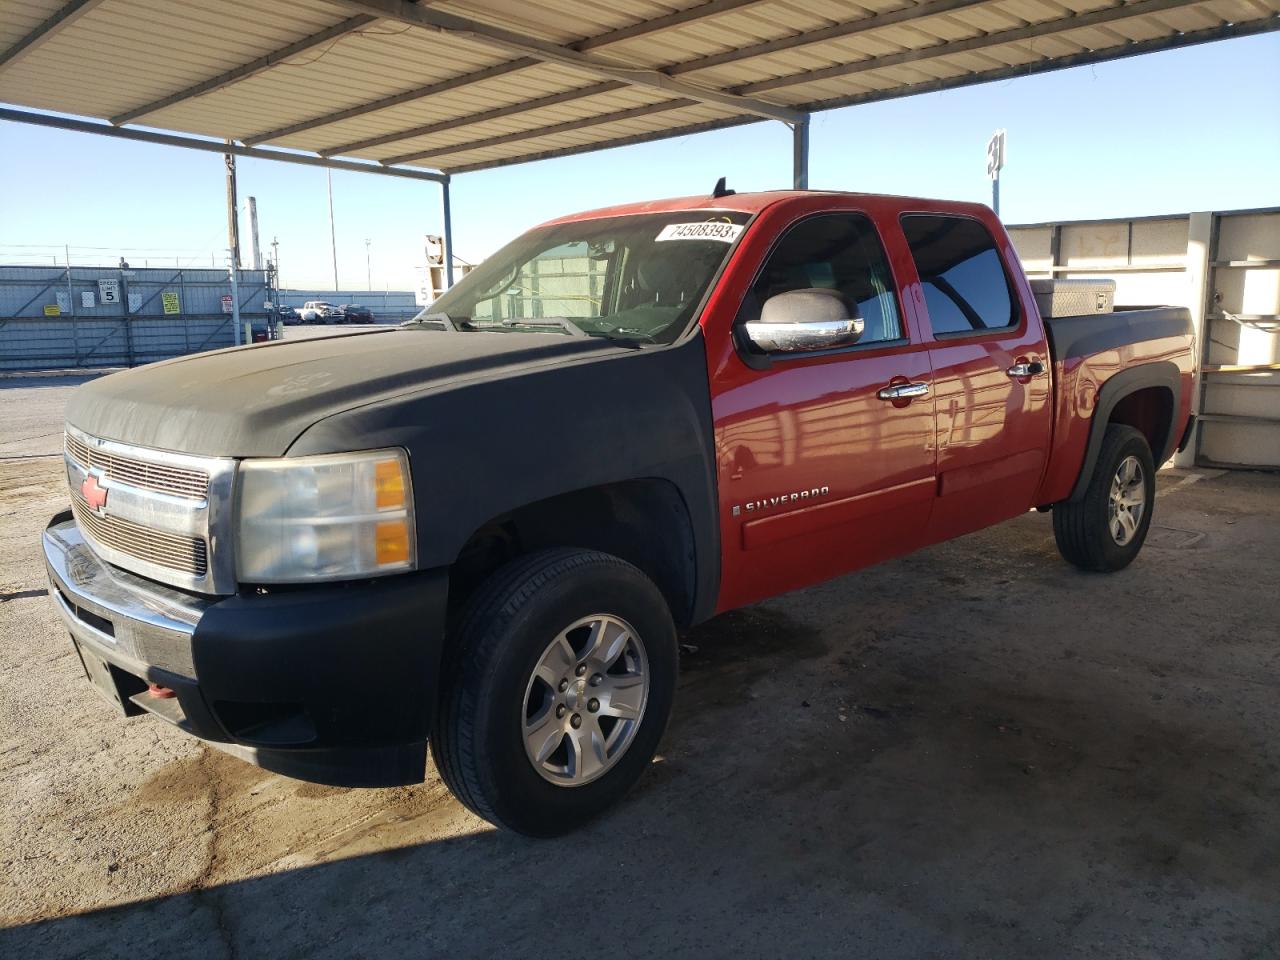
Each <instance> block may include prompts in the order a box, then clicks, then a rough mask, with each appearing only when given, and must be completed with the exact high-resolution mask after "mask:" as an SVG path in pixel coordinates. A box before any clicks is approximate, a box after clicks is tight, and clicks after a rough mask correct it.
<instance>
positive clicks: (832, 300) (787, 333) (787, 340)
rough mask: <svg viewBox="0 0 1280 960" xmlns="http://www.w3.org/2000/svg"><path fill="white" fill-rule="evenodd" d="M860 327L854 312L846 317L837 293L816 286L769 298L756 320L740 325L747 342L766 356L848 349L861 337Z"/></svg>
mask: <svg viewBox="0 0 1280 960" xmlns="http://www.w3.org/2000/svg"><path fill="white" fill-rule="evenodd" d="M864 326H865V325H864V323H863V320H862V318H861V317H860V316H858V315H857V312H856V311H854V314H853V315H852V316H850V313H849V308H848V307H847V306H845V303H844V300H843V299H842V298H841V297H840V294H839V293H837V292H836V291H834V290H827V289H823V288H818V287H815V288H812V289H808V290H790V291H788V292H786V293H780V294H778V295H777V296H774V297H770V298H769V299H768V300H766V301H765V303H764V306H763V308H761V310H760V319H759V320H753V321H751V322H749V323H746V324H744V325H743V327H744V329H745V332H746V335H747V337H748V338H749V339H750V340H751V342H752V343H753V344H754V345H755V346H756V347H758V348H759V349H761V350H764V351H766V352H768V353H775V352H782V353H797V352H803V351H808V350H829V349H832V348H833V347H844V346H849V345H850V344H853V343H856V342H857V341H858V338H859V337H860V336H862V331H863V327H864Z"/></svg>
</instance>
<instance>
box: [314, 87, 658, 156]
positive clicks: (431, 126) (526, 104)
mask: <svg viewBox="0 0 1280 960" xmlns="http://www.w3.org/2000/svg"><path fill="white" fill-rule="evenodd" d="M626 86H627V85H626V84H625V83H623V82H622V81H621V80H605V81H604V82H602V83H596V84H592V85H591V86H589V87H577V88H575V89H573V90H564V91H561V92H560V93H552V94H548V95H547V96H545V97H538V98H536V99H534V100H522V101H521V102H519V103H512V104H508V105H507V106H505V107H495V108H494V109H492V110H485V111H484V112H483V113H471V114H467V115H466V116H463V117H454V118H452V119H450V120H441V121H440V122H438V123H425V124H423V125H422V126H420V127H412V128H411V129H409V130H397V131H396V132H395V133H387V134H383V135H382V136H380V137H369V138H368V139H367V140H356V141H355V142H353V143H344V144H342V145H341V146H337V147H329V148H326V149H324V150H321V151H320V156H322V157H333V156H338V155H339V154H343V153H354V152H355V151H357V150H368V149H369V148H370V147H381V146H383V145H384V144H388V143H397V142H399V141H401V140H412V139H413V138H414V137H425V136H427V135H428V134H432V133H442V132H444V131H445V130H453V129H456V128H457V127H466V126H470V125H471V124H473V123H484V122H485V121H487V120H499V119H501V118H502V117H510V116H514V115H515V114H518V113H524V112H526V111H528V110H538V109H541V108H542V107H551V106H555V105H556V104H558V103H565V102H566V101H569V100H583V99H585V98H587V97H594V96H596V95H598V94H601V93H610V92H612V91H614V90H620V89H623V88H625V87H626ZM664 106H665V102H664Z"/></svg>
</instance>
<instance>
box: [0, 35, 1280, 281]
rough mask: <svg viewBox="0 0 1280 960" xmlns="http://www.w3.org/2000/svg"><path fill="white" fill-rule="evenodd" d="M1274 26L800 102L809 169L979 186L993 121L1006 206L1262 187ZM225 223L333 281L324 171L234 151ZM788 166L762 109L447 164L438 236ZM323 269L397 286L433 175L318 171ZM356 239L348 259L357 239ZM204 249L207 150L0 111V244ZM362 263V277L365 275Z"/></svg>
mask: <svg viewBox="0 0 1280 960" xmlns="http://www.w3.org/2000/svg"><path fill="white" fill-rule="evenodd" d="M1277 91H1280V33H1271V34H1264V35H1262V36H1259V37H1248V38H1241V39H1236V40H1226V41H1220V42H1218V43H1210V44H1204V45H1201V46H1197V47H1191V48H1187V49H1184V50H1176V51H1170V52H1166V53H1159V54H1149V55H1146V56H1141V57H1133V58H1130V59H1126V60H1118V61H1114V62H1111V63H1105V64H1099V65H1096V66H1091V67H1078V68H1074V69H1070V70H1061V71H1056V72H1053V73H1048V74H1042V75H1039V76H1035V77H1025V78H1020V79H1014V80H1006V81H1001V82H998V83H990V84H983V85H981V86H975V87H968V88H963V89H960V90H952V91H947V92H942V93H932V94H924V95H921V96H915V97H909V98H904V99H899V100H890V101H886V102H883V103H878V104H867V105H862V106H857V107H849V108H846V109H842V110H835V111H829V112H824V113H818V114H815V115H814V118H813V122H812V128H811V140H810V177H809V182H810V185H811V186H812V187H814V188H831V189H840V190H859V191H866V192H872V193H898V194H913V195H918V196H928V197H939V198H947V199H956V200H978V201H982V202H987V203H989V202H990V197H991V186H990V182H989V181H988V180H987V178H986V144H987V141H988V139H990V137H991V134H992V132H993V131H994V130H995V129H996V128H998V127H1003V128H1004V129H1005V130H1007V131H1008V142H1007V164H1006V167H1005V169H1004V172H1003V174H1002V176H1001V211H1000V212H1001V216H1002V219H1003V220H1004V221H1005V222H1006V223H1029V222H1039V221H1048V220H1074V219H1086V218H1102V217H1129V216H1147V215H1152V214H1163V213H1184V212H1187V211H1189V210H1231V209H1240V208H1247V207H1264V206H1280V109H1277V108H1276V101H1275V96H1276V92H1277ZM238 175H239V191H240V201H241V207H242V214H243V216H242V219H241V224H242V225H241V237H242V243H243V247H244V250H245V254H244V256H245V258H246V259H248V250H249V240H248V237H249V228H248V216H247V213H244V210H243V208H244V207H245V205H246V202H247V198H248V197H249V196H256V197H257V203H258V218H259V223H260V230H261V236H262V239H263V243H264V245H266V244H269V243H270V241H271V240H272V239H273V238H278V240H279V258H280V269H281V280H282V283H283V285H284V286H287V287H291V288H312V289H332V287H333V267H332V257H331V252H330V236H329V220H328V199H327V193H326V183H325V171H323V170H319V169H316V170H312V169H309V168H306V167H298V166H295V165H291V164H283V163H272V162H268V161H261V160H250V159H244V158H241V159H240V161H239V168H238ZM721 176H727V177H728V180H729V185H730V186H731V187H734V188H735V189H737V190H739V191H746V190H763V189H773V188H779V187H786V186H789V184H790V181H791V140H790V131H789V130H788V128H786V127H785V126H783V125H782V124H781V123H777V122H764V123H760V124H752V125H749V126H744V127H738V128H735V129H731V130H723V131H716V132H712V133H704V134H697V135H694V136H686V137H680V138H676V139H671V140H665V141H659V142H656V143H649V144H643V145H639V146H633V147H624V148H620V149H615V150H609V151H603V152H598V153H595V154H586V155H582V156H577V157H566V158H560V159H556V160H547V161H541V162H538V163H531V164H523V165H520V166H515V167H508V168H504V169H499V170H491V171H482V172H478V173H469V174H463V175H461V176H459V177H457V178H455V179H454V181H453V185H452V188H451V193H452V201H453V221H454V237H455V250H456V253H457V255H458V256H460V257H461V258H463V259H465V260H469V261H472V262H475V261H478V260H481V259H483V258H484V257H485V256H487V255H488V254H490V253H491V252H493V251H494V250H495V249H497V248H498V247H499V246H501V245H502V244H503V243H504V242H506V241H507V240H509V239H511V238H512V237H514V236H516V235H518V234H519V233H521V232H523V231H524V230H526V229H527V228H529V227H531V226H534V225H536V224H538V223H540V222H542V221H544V220H548V219H550V218H552V217H555V216H559V215H562V214H565V213H570V212H572V211H574V210H586V209H591V208H594V207H600V206H607V205H611V204H615V203H624V202H628V201H632V200H646V199H653V198H657V197H670V196H685V195H690V194H703V193H709V192H710V191H711V188H712V186H713V185H714V183H715V181H716V179H717V178H718V177H721ZM333 191H334V219H335V223H336V233H337V259H338V277H339V284H340V286H341V288H343V289H347V290H362V289H373V290H383V289H391V290H408V289H412V287H413V282H414V267H415V266H418V265H420V264H421V263H422V262H423V259H422V258H423V240H422V238H423V236H424V234H429V233H438V232H440V229H441V213H440V191H439V188H438V187H436V186H435V185H434V184H430V183H421V182H416V181H405V180H398V179H392V178H388V177H377V176H369V175H364V174H358V173H348V172H345V171H334V172H333ZM366 238H368V239H369V240H370V244H369V245H368V252H369V256H368V260H367V261H366V244H365V239H366ZM64 245H70V247H71V257H72V262H73V263H77V264H88V263H105V264H112V265H114V264H115V263H116V261H117V260H118V259H119V257H120V256H122V255H123V256H124V257H126V259H128V260H129V261H130V263H131V264H132V265H134V266H142V265H144V263H146V264H150V265H152V266H156V265H169V264H174V263H178V262H181V263H184V264H190V265H192V266H198V265H206V266H207V265H209V264H210V263H211V260H216V261H217V262H218V263H224V262H225V257H226V251H225V247H226V246H227V241H226V193H225V183H224V178H223V162H222V157H221V156H219V155H217V154H212V153H202V152H199V151H192V150H181V149H177V148H172V147H161V146H155V145H150V144H140V143H130V142H128V141H122V140H113V139H109V138H106V137H95V136H89V135H85V134H77V133H71V132H66V131H57V130H48V129H43V128H39V127H32V126H28V125H24V124H13V123H0V263H41V262H43V263H52V262H54V261H55V260H56V261H57V262H58V263H61V262H63V256H64V251H63V247H64ZM367 283H371V287H366V284H367Z"/></svg>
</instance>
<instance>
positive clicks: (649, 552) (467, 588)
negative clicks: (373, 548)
mask: <svg viewBox="0 0 1280 960" xmlns="http://www.w3.org/2000/svg"><path fill="white" fill-rule="evenodd" d="M548 547H578V548H581V549H585V550H599V551H601V552H603V553H609V554H612V555H613V556H615V557H619V558H621V559H623V560H626V561H627V562H628V563H631V564H633V565H634V566H636V567H638V568H639V569H640V570H641V571H642V572H643V573H644V574H645V575H646V576H647V577H649V579H650V580H652V581H653V582H654V583H655V584H657V586H658V589H659V590H661V591H662V595H663V596H664V597H665V598H666V601H667V606H668V607H670V609H671V616H672V618H673V619H674V620H675V621H676V623H677V624H679V625H682V626H684V625H687V624H688V623H689V622H690V620H691V619H692V616H693V606H694V594H695V592H696V583H697V581H696V566H695V558H694V547H693V524H692V521H691V520H690V517H689V511H688V508H687V507H686V505H685V502H684V498H683V497H682V496H681V495H680V492H679V490H678V489H677V488H676V486H675V484H673V483H671V482H669V481H667V480H657V479H648V480H628V481H624V482H622V483H614V484H607V485H605V486H599V487H590V488H587V489H585V490H577V491H574V492H573V493H566V494H562V495H560V496H556V497H551V498H549V499H547V500H540V501H538V502H536V503H531V504H528V505H526V506H523V507H520V508H518V509H516V510H512V511H510V512H509V513H505V514H503V515H501V516H498V517H494V518H493V519H492V520H490V521H488V522H487V523H485V524H484V525H483V526H481V527H480V528H479V529H478V530H476V531H475V532H474V533H473V534H472V535H471V536H470V537H469V538H468V539H467V542H466V543H465V544H463V547H462V549H461V550H460V551H459V552H458V557H457V559H456V560H455V561H454V564H453V567H452V569H451V571H450V574H449V606H450V610H451V612H456V611H457V610H460V609H461V607H462V605H463V604H464V603H465V602H466V600H467V598H468V597H470V596H471V594H472V593H473V592H474V591H475V589H476V588H477V587H478V586H479V585H480V584H481V583H482V582H483V581H484V580H485V578H487V577H488V576H489V575H490V574H491V573H493V572H494V571H495V570H496V569H498V567H500V566H502V565H503V564H505V563H507V562H509V561H511V560H514V559H515V558H516V557H520V556H523V555H524V554H527V553H531V552H533V551H534V550H542V549H545V548H548Z"/></svg>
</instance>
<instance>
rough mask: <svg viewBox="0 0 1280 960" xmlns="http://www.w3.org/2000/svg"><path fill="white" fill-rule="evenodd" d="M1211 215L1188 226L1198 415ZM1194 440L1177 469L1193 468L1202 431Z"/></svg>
mask: <svg viewBox="0 0 1280 960" xmlns="http://www.w3.org/2000/svg"><path fill="white" fill-rule="evenodd" d="M1213 221H1214V215H1213V214H1212V213H1193V214H1191V216H1190V218H1189V222H1188V224H1187V266H1186V270H1187V289H1188V291H1189V292H1188V294H1187V308H1188V309H1189V310H1190V312H1191V331H1192V335H1193V336H1194V337H1195V340H1196V346H1195V349H1196V351H1197V364H1196V376H1195V380H1194V381H1193V382H1192V384H1191V412H1192V413H1194V414H1196V415H1197V416H1198V415H1199V414H1200V413H1201V412H1202V402H1201V394H1202V391H1203V390H1204V365H1205V363H1207V362H1208V360H1209V322H1208V320H1206V318H1205V314H1206V313H1207V312H1208V308H1209V300H1210V296H1211V295H1212V290H1211V289H1210V285H1211V280H1212V275H1211V273H1212V272H1211V270H1210V267H1209V264H1210V262H1211V261H1212V260H1213V256H1214V251H1213V228H1214V222H1213ZM1202 429H1203V428H1202V427H1200V426H1197V427H1196V432H1195V433H1194V434H1193V435H1192V437H1191V442H1190V443H1188V444H1187V448H1186V449H1185V450H1183V451H1181V452H1180V453H1175V454H1174V455H1173V465H1174V466H1175V467H1194V466H1195V465H1196V458H1197V456H1198V455H1199V447H1200V431H1201V430H1202Z"/></svg>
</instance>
